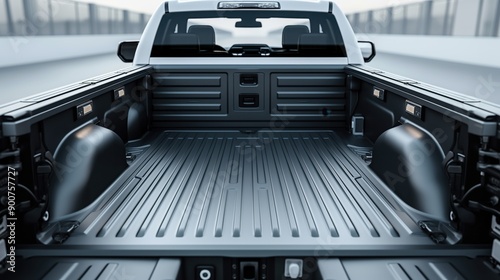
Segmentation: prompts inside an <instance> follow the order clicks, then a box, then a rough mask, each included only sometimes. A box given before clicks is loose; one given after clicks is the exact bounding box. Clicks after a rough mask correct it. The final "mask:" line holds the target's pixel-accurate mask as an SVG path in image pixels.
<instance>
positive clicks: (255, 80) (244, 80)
mask: <svg viewBox="0 0 500 280" xmlns="http://www.w3.org/2000/svg"><path fill="white" fill-rule="evenodd" d="M258 84H259V76H258V75H257V74H241V75H240V85H258Z"/></svg>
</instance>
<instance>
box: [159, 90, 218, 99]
mask: <svg viewBox="0 0 500 280" xmlns="http://www.w3.org/2000/svg"><path fill="white" fill-rule="evenodd" d="M153 98H159V99H194V98H202V99H203V98H210V99H220V98H221V92H220V91H155V92H154V93H153Z"/></svg>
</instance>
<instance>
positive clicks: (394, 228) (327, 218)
mask: <svg viewBox="0 0 500 280" xmlns="http://www.w3.org/2000/svg"><path fill="white" fill-rule="evenodd" d="M340 142H341V141H340V138H338V137H337V135H336V134H335V133H334V132H332V131H315V132H306V131H294V132H289V131H287V132H260V133H258V134H252V135H248V134H243V133H240V132H236V131H234V132H225V131H218V132H209V131H190V132H184V131H182V132H181V131H166V132H163V133H161V134H160V136H159V137H158V139H156V140H155V141H154V143H152V145H151V147H150V148H149V149H148V150H147V151H146V152H144V153H143V155H141V157H140V158H139V159H138V160H136V162H135V163H134V164H133V165H132V166H131V167H130V168H129V169H128V170H127V171H126V172H125V174H123V176H122V177H121V178H120V179H119V180H117V182H116V183H115V185H114V186H112V187H113V188H114V189H116V191H115V192H114V194H113V195H112V196H109V197H108V198H107V200H105V201H104V202H102V203H101V205H100V206H99V207H98V208H97V210H96V211H95V212H93V213H91V214H90V215H89V217H87V219H85V220H84V221H83V222H82V224H81V226H80V227H79V228H78V229H77V230H76V231H75V232H74V233H73V234H72V236H71V237H70V238H69V239H68V240H67V241H66V242H65V243H64V245H62V246H65V245H158V246H164V247H162V248H166V249H167V248H173V247H175V248H177V249H179V250H181V248H183V246H190V247H189V248H190V249H191V250H194V249H195V248H196V250H203V249H210V250H226V251H227V250H238V249H241V250H243V249H249V248H250V249H251V248H257V247H252V246H259V247H258V248H266V249H268V250H277V249H281V250H289V249H290V250H291V249H293V248H308V249H310V250H314V249H315V248H321V246H335V248H338V249H342V248H347V247H345V246H365V247H360V248H368V247H366V246H368V245H374V246H392V245H396V246H397V245H432V244H433V243H432V241H431V240H430V239H429V238H428V237H427V236H425V235H424V234H423V233H422V232H421V231H420V230H419V229H418V227H417V226H416V225H415V224H414V223H413V222H412V221H411V220H410V219H408V218H407V216H405V215H404V214H403V213H401V212H400V211H398V210H396V209H395V208H393V207H392V206H391V205H390V204H389V203H388V202H387V201H386V200H385V199H383V198H382V196H381V195H380V193H378V192H377V191H376V190H375V187H374V186H375V185H374V183H373V182H371V181H370V180H369V179H368V178H365V177H366V176H363V175H362V174H363V172H361V171H360V170H362V169H363V168H364V169H363V170H365V172H366V168H367V167H366V166H364V163H363V162H362V161H361V160H360V159H359V161H356V160H357V158H355V157H354V156H353V155H354V154H353V153H352V152H351V151H350V150H348V149H347V148H346V147H345V146H344V145H343V144H342V143H340ZM301 246H302V247H301ZM186 248H187V247H186Z"/></svg>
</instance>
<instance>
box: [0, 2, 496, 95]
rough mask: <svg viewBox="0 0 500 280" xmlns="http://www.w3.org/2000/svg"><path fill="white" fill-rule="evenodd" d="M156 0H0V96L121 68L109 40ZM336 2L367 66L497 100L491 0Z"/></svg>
mask: <svg viewBox="0 0 500 280" xmlns="http://www.w3.org/2000/svg"><path fill="white" fill-rule="evenodd" d="M186 1H189V0H186ZM312 1H313V0H312ZM162 2H163V1H162V0H141V1H137V0H80V1H72V0H0V50H1V51H0V85H1V86H2V89H3V90H4V92H7V93H8V94H2V95H0V104H2V103H6V102H9V101H12V100H15V99H18V98H21V97H25V96H28V95H32V94H36V93H40V92H43V91H46V90H50V89H54V88H57V87H60V86H64V85H67V84H68V83H73V82H78V81H81V80H84V79H88V78H91V77H93V76H96V75H100V74H104V73H107V72H111V71H116V70H118V69H121V68H125V67H128V66H129V65H128V64H124V63H122V62H121V61H120V60H119V59H118V58H117V57H116V54H115V53H116V48H117V45H118V43H119V42H120V41H123V40H137V39H138V38H139V37H140V34H141V33H142V31H143V29H144V27H145V25H146V23H147V22H148V20H149V18H150V16H151V14H152V13H153V12H154V10H155V9H156V7H157V6H158V5H159V4H161V3H162ZM335 2H336V3H337V4H338V5H339V7H340V8H341V9H342V10H343V11H344V12H345V13H346V14H347V17H348V19H349V21H350V22H351V24H352V26H353V29H354V31H355V32H356V34H357V36H358V39H359V40H370V41H373V42H374V43H375V44H376V47H377V56H376V58H375V59H374V60H373V61H372V62H370V63H369V64H368V66H371V67H374V68H378V69H381V70H383V71H387V72H392V73H394V74H397V75H400V76H405V77H408V78H409V79H414V80H417V81H420V82H425V83H429V84H432V85H436V86H439V87H443V88H446V89H449V90H454V91H457V92H461V93H464V94H467V95H473V96H475V97H477V98H481V99H484V100H487V101H490V102H493V103H497V104H500V69H499V68H500V54H499V52H500V30H499V27H500V1H498V0H336V1H335ZM28 77H29V80H28ZM28 81H29V82H28Z"/></svg>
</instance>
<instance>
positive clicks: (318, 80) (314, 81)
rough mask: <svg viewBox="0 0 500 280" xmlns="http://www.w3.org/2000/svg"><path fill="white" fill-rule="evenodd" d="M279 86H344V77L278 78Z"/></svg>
mask: <svg viewBox="0 0 500 280" xmlns="http://www.w3.org/2000/svg"><path fill="white" fill-rule="evenodd" d="M277 79H278V86H279V87H284V86H310V87H325V86H344V85H345V77H344V76H278V77H277Z"/></svg>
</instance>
